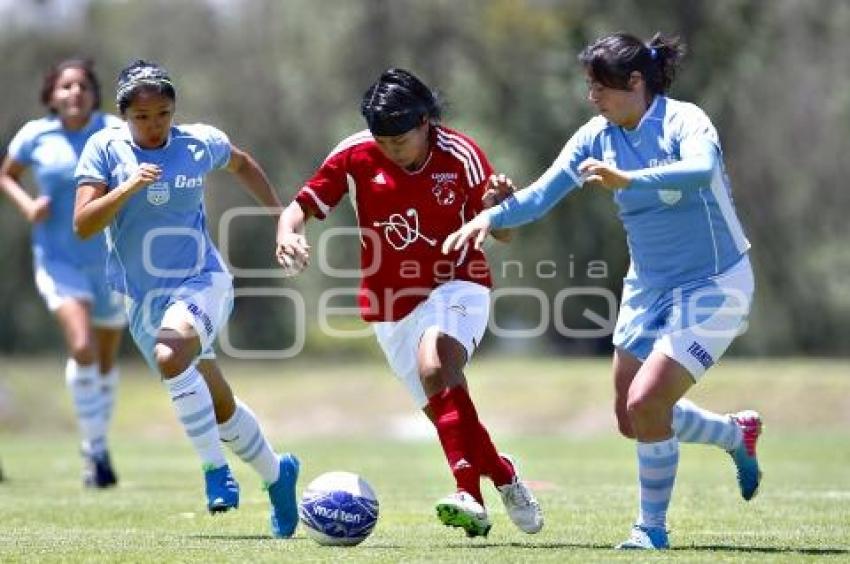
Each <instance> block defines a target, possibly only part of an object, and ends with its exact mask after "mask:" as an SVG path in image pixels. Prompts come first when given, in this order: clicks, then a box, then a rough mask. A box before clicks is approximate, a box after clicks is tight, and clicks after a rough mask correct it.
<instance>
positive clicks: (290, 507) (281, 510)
mask: <svg viewBox="0 0 850 564" xmlns="http://www.w3.org/2000/svg"><path fill="white" fill-rule="evenodd" d="M300 467H301V463H300V462H298V459H297V458H296V457H295V455H294V454H290V453H285V454H282V455H281V456H280V477H279V478H278V479H277V481H276V482H275V483H273V484H269V485H267V486H266V489H267V490H268V492H269V501H270V502H271V504H272V510H271V517H270V521H271V527H272V535H273V536H275V537H278V538H289V537H291V536H292V534H293V533H294V532H295V527H296V526H297V525H298V501H297V500H296V498H295V483H296V482H297V481H298V470H299V468H300Z"/></svg>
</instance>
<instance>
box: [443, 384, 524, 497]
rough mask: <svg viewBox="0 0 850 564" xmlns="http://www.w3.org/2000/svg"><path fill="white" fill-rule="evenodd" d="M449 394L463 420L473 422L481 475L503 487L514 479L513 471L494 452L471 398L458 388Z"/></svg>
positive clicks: (495, 451) (462, 389)
mask: <svg viewBox="0 0 850 564" xmlns="http://www.w3.org/2000/svg"><path fill="white" fill-rule="evenodd" d="M449 393H450V394H452V397H453V399H454V402H455V404H456V405H457V406H458V409H459V410H460V412H461V414H462V417H463V419H464V420H472V421H475V427H474V430H473V431H472V433H473V435H474V436H475V445H476V449H475V454H476V460H477V465H478V467H479V468H480V469H481V473H482V474H486V475H487V476H490V479H491V480H493V483H494V484H495V485H496V486H503V485H505V484H507V483H510V481H511V480H513V477H514V473H515V472H514V469H513V467H511V465H510V464H508V463H507V462H505V460H504V459H502V457H501V456H499V451H498V450H496V446H495V445H494V444H493V441H492V440H491V439H490V434H489V433H488V432H487V429H486V428H485V427H484V424H483V423H481V421H480V420H479V419H478V412H477V411H476V409H475V404H473V403H472V398H471V397H469V392H467V390H466V389H465V388H463V387H460V386H459V387H457V388H452V389H451V390H449Z"/></svg>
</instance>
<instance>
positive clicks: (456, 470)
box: [428, 388, 484, 504]
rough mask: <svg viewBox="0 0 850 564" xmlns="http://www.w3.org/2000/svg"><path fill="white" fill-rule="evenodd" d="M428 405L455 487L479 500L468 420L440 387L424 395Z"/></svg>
mask: <svg viewBox="0 0 850 564" xmlns="http://www.w3.org/2000/svg"><path fill="white" fill-rule="evenodd" d="M455 389H457V388H455ZM428 407H430V408H431V413H433V415H434V425H435V426H436V427H437V435H438V436H439V438H440V444H441V445H442V446H443V452H445V453H446V460H447V461H448V463H449V468H450V469H451V471H452V474H454V477H455V482H457V489H458V490H463V491H465V492H467V493H469V494H470V495H471V496H472V497H474V498H475V499H476V500H478V502H479V503H482V504H483V501H484V499H483V497H482V496H481V484H480V480H481V476H480V474H479V471H478V469H477V468H476V467H475V458H476V457H475V452H474V445H475V439H476V436H475V434H474V433H470V432H469V431H468V427H469V425H470V424H469V422H468V421H464V417H463V415H462V414H461V412H460V410H459V409H458V407H457V404H456V403H455V402H454V401H453V398H452V394H451V390H443V391H442V392H440V393H438V394H434V395H433V396H431V397H430V398H428ZM473 423H477V421H475V422H473Z"/></svg>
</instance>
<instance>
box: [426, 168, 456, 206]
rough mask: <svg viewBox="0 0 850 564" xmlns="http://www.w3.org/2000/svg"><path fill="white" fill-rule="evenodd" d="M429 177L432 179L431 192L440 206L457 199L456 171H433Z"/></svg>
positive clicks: (448, 204) (450, 203)
mask: <svg viewBox="0 0 850 564" xmlns="http://www.w3.org/2000/svg"><path fill="white" fill-rule="evenodd" d="M431 179H432V180H434V187H433V188H431V193H432V194H434V197H435V198H437V203H438V204H440V205H441V206H450V205H452V204H453V203H454V202H455V199H457V173H456V172H435V173H434V174H432V175H431Z"/></svg>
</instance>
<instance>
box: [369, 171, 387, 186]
mask: <svg viewBox="0 0 850 564" xmlns="http://www.w3.org/2000/svg"><path fill="white" fill-rule="evenodd" d="M372 182H374V183H375V184H386V183H387V179H386V178H384V173H383V172H379V173H378V174H376V175H375V178H373V179H372Z"/></svg>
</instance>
